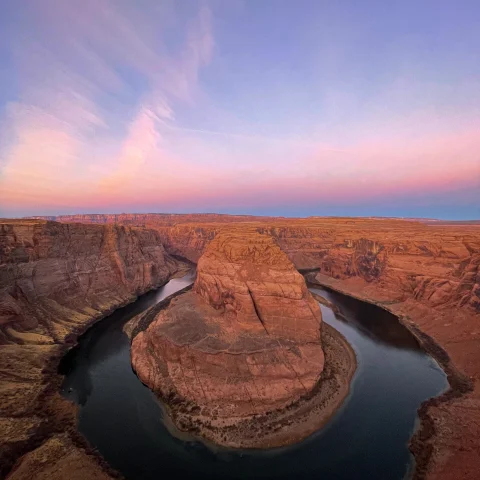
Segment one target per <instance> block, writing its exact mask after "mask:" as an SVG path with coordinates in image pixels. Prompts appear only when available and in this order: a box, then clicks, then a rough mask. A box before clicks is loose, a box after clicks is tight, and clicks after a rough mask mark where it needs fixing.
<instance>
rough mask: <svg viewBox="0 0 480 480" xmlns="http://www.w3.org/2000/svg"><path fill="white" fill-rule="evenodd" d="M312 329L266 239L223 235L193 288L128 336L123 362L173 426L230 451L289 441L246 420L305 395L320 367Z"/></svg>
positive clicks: (315, 323)
mask: <svg viewBox="0 0 480 480" xmlns="http://www.w3.org/2000/svg"><path fill="white" fill-rule="evenodd" d="M321 326H322V323H321V312H320V308H319V306H318V303H317V302H316V301H315V300H314V299H313V297H312V296H311V294H310V292H309V291H308V289H307V287H306V285H305V281H304V279H303V277H302V276H301V275H300V274H299V273H298V272H297V271H296V270H295V268H294V266H293V264H292V263H291V262H290V261H289V260H288V258H287V256H286V255H285V254H284V253H283V252H282V251H281V250H280V248H279V247H278V245H277V244H276V243H275V242H274V241H273V239H272V238H271V237H270V236H266V235H260V234H258V233H256V232H254V231H253V232H245V233H244V234H243V235H237V234H228V233H223V234H220V235H217V236H216V237H215V239H214V240H213V241H212V242H211V243H210V244H209V246H208V248H207V250H206V251H205V253H204V254H203V256H202V257H201V259H200V261H199V263H198V269H197V279H196V282H195V285H194V288H193V290H192V291H191V292H187V293H185V294H183V295H181V296H180V297H177V298H175V299H174V300H172V302H171V303H170V305H169V307H168V308H167V309H165V310H163V311H160V312H159V313H158V314H157V315H156V316H155V318H154V319H153V321H152V322H151V323H150V325H149V327H148V328H147V329H146V330H145V331H143V332H140V333H139V334H138V335H137V336H136V337H135V338H134V339H133V342H132V350H131V356H132V364H133V367H134V369H135V370H136V372H137V375H138V376H139V378H140V379H141V380H142V381H143V382H144V383H146V384H147V385H149V386H150V387H151V388H152V389H153V390H154V391H155V392H156V393H157V394H158V395H159V396H160V397H161V398H162V399H163V400H165V401H166V403H167V404H168V405H169V406H170V408H171V413H172V414H173V416H174V419H175V420H176V423H177V425H178V426H179V427H180V428H181V429H185V428H186V427H188V428H190V429H193V431H198V432H199V433H200V434H202V435H203V436H205V437H207V438H208V439H211V440H214V441H215V442H216V443H220V444H224V445H230V446H273V445H276V444H283V443H288V441H289V440H288V438H287V437H288V436H287V435H284V434H283V433H284V432H282V435H277V436H275V435H272V434H271V433H266V432H265V431H264V432H259V431H257V432H255V434H254V432H253V431H252V429H251V428H246V426H245V425H246V424H245V422H246V421H248V420H251V419H253V418H256V419H257V420H258V418H259V417H262V416H265V415H266V414H269V413H270V412H274V411H281V410H282V409H285V408H286V407H288V406H290V405H294V404H295V403H296V402H298V401H299V400H300V399H301V398H302V397H305V396H308V395H309V394H310V393H311V392H312V390H313V389H314V387H315V386H316V385H317V383H318V381H319V379H320V377H321V373H322V371H323V369H324V361H325V358H324V352H323V348H322V342H321ZM178 406H181V407H182V408H181V409H179V408H178ZM261 423H262V422H261V421H259V420H258V421H257V424H258V425H260V424H261ZM192 427H193V428H192ZM309 433H310V432H309ZM298 436H299V435H298V432H296V437H295V439H298ZM290 441H292V439H290Z"/></svg>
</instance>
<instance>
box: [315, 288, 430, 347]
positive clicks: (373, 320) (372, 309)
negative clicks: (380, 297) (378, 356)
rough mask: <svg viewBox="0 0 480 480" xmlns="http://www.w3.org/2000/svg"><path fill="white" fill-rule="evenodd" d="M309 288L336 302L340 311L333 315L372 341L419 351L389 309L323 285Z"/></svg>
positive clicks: (417, 344) (415, 343)
mask: <svg viewBox="0 0 480 480" xmlns="http://www.w3.org/2000/svg"><path fill="white" fill-rule="evenodd" d="M310 290H311V291H312V292H318V293H319V294H320V295H322V296H323V297H324V298H326V299H327V300H330V301H331V302H332V303H334V304H335V305H339V306H340V310H341V315H336V318H337V319H338V320H340V321H341V322H345V323H348V324H349V325H353V326H355V328H356V329H357V330H359V331H361V332H362V333H363V334H364V335H365V336H367V337H370V338H371V339H372V340H374V341H375V342H377V343H383V344H385V345H389V346H391V347H393V348H400V349H403V350H411V351H416V352H422V348H421V346H420V344H419V343H418V341H417V339H416V338H415V337H414V336H413V335H412V334H411V333H410V332H409V331H408V330H407V329H406V328H405V327H403V325H401V324H400V323H399V322H398V320H397V318H396V317H395V315H393V314H391V313H390V312H387V311H386V310H383V309H382V308H379V307H377V306H376V305H372V304H370V303H366V302H361V301H360V300H357V299H355V298H352V297H347V296H345V295H342V294H340V293H337V292H335V291H333V290H329V289H326V288H321V289H319V288H315V287H312V288H311V289H310Z"/></svg>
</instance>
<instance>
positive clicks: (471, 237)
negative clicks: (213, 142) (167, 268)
mask: <svg viewBox="0 0 480 480" xmlns="http://www.w3.org/2000/svg"><path fill="white" fill-rule="evenodd" d="M59 220H61V219H59ZM232 220H233V222H228V216H222V217H221V219H220V218H215V217H214V216H211V217H209V216H201V215H188V216H169V218H168V221H167V219H166V216H164V217H162V218H161V219H160V217H155V219H154V218H153V217H152V218H147V217H145V218H144V216H142V215H137V216H135V218H133V217H131V216H128V215H127V216H126V217H125V218H123V217H122V218H113V217H111V216H101V218H100V217H99V218H94V219H89V218H86V217H83V216H82V217H77V218H76V220H75V221H106V222H114V221H118V222H120V223H127V222H129V223H130V224H136V223H138V224H141V225H149V226H151V228H153V229H155V230H156V231H157V232H158V234H159V235H160V238H161V240H162V243H163V244H164V246H165V248H166V250H167V252H169V253H172V254H175V255H179V256H182V257H185V258H189V259H190V260H192V261H195V262H196V261H198V259H199V258H200V256H201V255H202V253H203V252H204V251H205V249H206V247H207V245H208V244H209V242H211V241H212V240H213V238H214V237H215V236H216V235H217V234H219V233H221V232H222V231H225V230H226V229H227V230H230V231H231V229H232V228H233V229H235V230H239V231H241V230H242V229H251V228H253V229H256V230H257V231H258V232H260V233H265V234H269V235H271V236H272V237H273V238H274V239H275V240H276V242H277V244H278V245H279V246H280V247H281V249H282V250H283V251H284V252H285V253H286V254H287V255H288V257H289V259H290V260H291V261H292V262H293V263H294V265H295V266H296V268H297V269H305V270H315V271H316V272H315V274H313V273H310V275H311V276H312V279H314V280H315V281H317V282H319V283H321V284H324V285H330V286H331V287H333V288H336V289H338V290H341V291H343V292H344V293H346V294H349V295H353V296H356V297H358V298H360V299H362V300H365V301H370V302H373V303H376V304H379V305H381V306H383V307H384V308H388V309H389V310H391V311H392V312H393V313H395V314H397V315H399V316H400V318H401V319H402V321H404V323H405V324H407V325H409V328H411V329H414V330H416V331H419V332H425V333H426V334H428V335H429V337H430V338H431V339H432V340H433V342H434V344H437V345H438V346H440V347H441V348H440V349H438V351H437V354H436V358H440V359H441V358H443V359H444V360H445V361H444V362H443V365H444V367H445V368H446V369H447V370H449V369H450V368H452V369H454V370H455V371H458V372H459V375H460V376H459V377H458V378H459V379H460V380H459V381H457V380H455V378H456V377H455V375H453V374H452V375H450V381H451V383H452V385H453V387H452V393H451V394H450V396H449V397H448V398H442V399H440V400H438V401H436V402H437V403H435V402H430V403H429V404H426V405H425V406H424V407H422V412H421V414H422V419H423V422H422V424H423V425H424V428H423V429H421V431H420V432H421V433H422V432H426V431H428V432H427V433H425V434H423V433H422V434H421V437H422V438H421V441H419V442H416V443H417V445H416V447H415V455H416V457H417V466H419V469H421V472H419V471H418V470H419V469H417V473H419V474H422V475H423V474H424V473H426V474H427V475H429V476H430V478H458V475H457V472H460V474H461V475H460V476H462V477H463V478H467V479H468V478H471V479H476V477H477V473H478V469H479V468H480V465H479V464H478V461H477V456H476V454H475V452H476V451H477V450H478V449H479V448H480V443H479V438H480V348H479V345H480V331H479V329H478V328H477V326H478V322H479V314H480V278H479V277H480V273H479V271H480V270H479V269H480V267H479V265H480V227H479V225H478V222H476V223H475V222H472V223H468V222H459V223H458V222H457V223H455V222H440V221H436V222H430V221H429V222H427V221H411V220H393V219H362V218H321V217H311V218H307V219H284V218H280V219H275V218H262V217H238V218H236V217H235V219H232ZM72 221H73V219H72ZM315 277H316V278H315ZM452 371H453V370H452Z"/></svg>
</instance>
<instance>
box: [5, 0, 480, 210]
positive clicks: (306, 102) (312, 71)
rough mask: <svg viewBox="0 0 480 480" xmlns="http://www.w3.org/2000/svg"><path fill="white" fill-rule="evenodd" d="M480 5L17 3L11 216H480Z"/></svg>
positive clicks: (9, 56)
mask: <svg viewBox="0 0 480 480" xmlns="http://www.w3.org/2000/svg"><path fill="white" fill-rule="evenodd" d="M479 57H480V4H479V3H478V2H473V1H460V2H454V1H436V2H433V1H423V0H420V1H412V0H407V1H403V2H384V1H363V2H358V1H344V2H338V1H319V0H317V1H310V0H299V1H295V2H294V1H282V0H261V1H247V0H243V1H241V0H232V1H222V0H217V1H213V0H212V1H201V2H200V1H194V0H185V1H173V0H172V1H163V0H160V1H154V0H142V1H135V2H134V1H130V0H128V1H127V0H118V1H114V0H85V1H82V2H59V1H56V0H32V1H28V2H27V1H8V0H7V1H5V2H2V4H1V6H0V215H3V216H21V215H33V214H61V213H74V212H78V213H81V212H107V211H108V212H129V211H130V212H133V211H136V212H142V211H172V212H199V211H219V212H232V213H257V214H258V213H261V214H278V215H282V214H284V215H298V216H304V215H338V214H341V215H379V216H383V215H393V216H420V217H430V216H431V217H442V218H458V219H462V218H480V211H479V205H480V153H479V152H480V58H479Z"/></svg>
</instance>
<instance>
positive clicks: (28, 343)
mask: <svg viewBox="0 0 480 480" xmlns="http://www.w3.org/2000/svg"><path fill="white" fill-rule="evenodd" d="M178 268H179V263H178V262H177V261H176V260H175V259H173V258H171V257H170V256H169V255H167V254H166V252H165V250H164V249H163V246H162V244H161V242H160V239H159V236H158V234H157V233H156V232H155V231H150V230H146V229H138V228H134V227H132V228H130V227H123V226H117V225H108V226H99V225H82V224H75V225H69V224H59V223H55V222H49V221H41V220H2V221H0V365H1V367H0V432H1V433H0V437H1V438H0V445H1V450H0V464H1V465H2V473H5V472H6V471H7V469H8V468H9V467H10V466H11V463H12V462H13V461H14V460H16V459H17V457H18V456H19V455H20V454H21V453H24V452H25V451H27V450H28V449H31V448H32V447H36V446H38V445H40V444H41V443H42V441H43V440H44V439H45V438H48V436H49V435H50V434H53V432H58V431H60V432H61V431H63V430H65V429H68V428H69V426H71V425H74V424H75V413H74V409H73V408H72V407H69V406H68V405H67V402H64V401H63V400H62V399H61V398H60V396H59V395H58V393H57V390H58V378H57V377H56V364H57V361H58V359H59V357H60V355H61V354H62V353H63V352H64V351H65V348H66V347H65V345H66V344H68V343H71V342H72V341H73V340H74V338H75V336H76V335H77V334H79V333H81V332H82V331H84V330H85V329H86V328H87V327H88V325H90V324H91V323H92V322H93V321H94V320H96V319H98V318H100V317H102V316H104V315H105V314H107V313H108V312H110V311H112V310H113V309H115V308H117V307H119V306H121V305H123V304H126V303H128V302H130V301H132V300H133V299H134V298H135V297H136V296H138V295H140V294H142V293H145V292H147V291H148V290H151V289H152V288H155V287H158V286H160V285H162V284H163V283H165V282H166V281H167V280H168V279H169V277H170V276H171V275H172V274H173V273H174V272H175V271H176V270H177V269H178ZM69 422H70V423H69ZM62 442H63V441H62ZM53 443H54V444H58V442H56V443H55V442H53ZM64 443H65V442H63V443H62V444H64ZM69 445H70V444H69ZM60 450H62V449H61V448H60ZM60 450H59V451H60ZM64 450H65V451H68V452H70V450H69V449H64ZM64 450H62V451H64ZM17 476H18V474H17ZM15 478H17V477H15Z"/></svg>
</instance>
